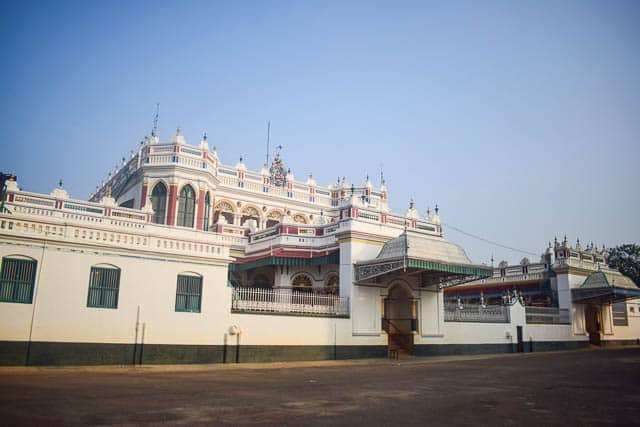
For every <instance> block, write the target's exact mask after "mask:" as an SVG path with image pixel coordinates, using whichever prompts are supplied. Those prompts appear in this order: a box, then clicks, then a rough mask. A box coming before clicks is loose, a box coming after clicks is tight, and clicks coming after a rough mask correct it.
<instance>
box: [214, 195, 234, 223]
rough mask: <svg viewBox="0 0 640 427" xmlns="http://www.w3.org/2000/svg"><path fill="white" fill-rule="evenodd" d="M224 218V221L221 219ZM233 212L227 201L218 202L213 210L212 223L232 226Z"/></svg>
mask: <svg viewBox="0 0 640 427" xmlns="http://www.w3.org/2000/svg"><path fill="white" fill-rule="evenodd" d="M221 218H224V219H221ZM233 218H234V210H233V206H232V205H231V203H229V202H227V201H224V200H223V201H220V202H219V203H218V204H217V205H216V208H215V213H214V214H213V222H214V223H215V224H220V223H222V224H233Z"/></svg>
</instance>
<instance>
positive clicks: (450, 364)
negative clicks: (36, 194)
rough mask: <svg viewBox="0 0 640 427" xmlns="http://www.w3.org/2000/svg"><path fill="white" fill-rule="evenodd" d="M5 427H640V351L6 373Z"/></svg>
mask: <svg viewBox="0 0 640 427" xmlns="http://www.w3.org/2000/svg"><path fill="white" fill-rule="evenodd" d="M0 419H1V420H2V424H3V425H27V424H28V425H112V424H118V425H123V424H124V425H139V424H159V423H169V424H188V425H190V424H201V425H212V424H215V425H218V424H229V425H246V424H264V425H393V426H399V425H421V426H425V425H489V424H491V425H523V424H524V425H536V426H539V425H547V424H555V425H603V424H607V425H633V424H637V425H640V348H638V347H634V348H625V349H613V350H586V351H573V352H557V353H534V354H520V355H501V356H475V357H453V358H438V359H412V360H405V361H400V362H397V361H387V360H374V361H366V362H363V361H356V362H343V363H341V362H324V363H318V362H316V363H297V364H271V365H240V366H238V365H233V366H229V365H225V366H198V367H193V366H191V367H151V368H128V367H120V368H118V367H112V368H68V369H67V368H64V369H61V368H40V369H37V368H0Z"/></svg>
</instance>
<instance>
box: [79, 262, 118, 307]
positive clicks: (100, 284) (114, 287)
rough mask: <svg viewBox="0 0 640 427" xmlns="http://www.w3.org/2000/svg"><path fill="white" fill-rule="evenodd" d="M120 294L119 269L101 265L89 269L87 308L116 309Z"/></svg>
mask: <svg viewBox="0 0 640 427" xmlns="http://www.w3.org/2000/svg"><path fill="white" fill-rule="evenodd" d="M119 293H120V269H119V268H118V267H115V266H113V265H107V264H101V265H97V266H93V267H91V272H90V273H89V295H88V296H87V307H95V308H118V294H119Z"/></svg>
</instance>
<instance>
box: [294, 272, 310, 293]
mask: <svg viewBox="0 0 640 427" xmlns="http://www.w3.org/2000/svg"><path fill="white" fill-rule="evenodd" d="M291 287H292V288H293V290H294V291H299V292H310V291H312V290H313V282H312V281H311V278H310V277H309V276H307V275H306V274H298V275H297V276H296V277H294V278H293V281H292V282H291Z"/></svg>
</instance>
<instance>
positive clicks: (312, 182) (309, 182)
mask: <svg viewBox="0 0 640 427" xmlns="http://www.w3.org/2000/svg"><path fill="white" fill-rule="evenodd" d="M306 184H307V185H308V186H309V187H315V186H316V180H315V179H313V174H309V178H307V182H306Z"/></svg>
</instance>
